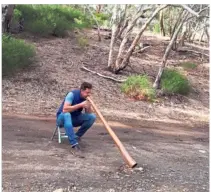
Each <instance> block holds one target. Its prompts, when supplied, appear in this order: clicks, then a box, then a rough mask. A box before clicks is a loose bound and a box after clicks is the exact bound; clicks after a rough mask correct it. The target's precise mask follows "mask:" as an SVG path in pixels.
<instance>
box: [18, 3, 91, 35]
mask: <svg viewBox="0 0 211 192" xmlns="http://www.w3.org/2000/svg"><path fill="white" fill-rule="evenodd" d="M15 12H16V13H17V14H16V15H17V17H18V16H20V15H21V16H22V17H23V18H24V28H25V30H26V31H30V32H32V33H35V34H39V35H41V36H46V35H49V34H53V35H55V36H59V37H64V36H65V35H66V34H67V33H66V32H67V31H68V30H71V29H74V28H85V27H89V26H90V25H91V21H90V20H89V19H87V18H86V16H85V15H84V14H83V13H82V12H81V11H79V10H77V9H74V8H72V7H70V6H62V5H17V6H16V8H15Z"/></svg>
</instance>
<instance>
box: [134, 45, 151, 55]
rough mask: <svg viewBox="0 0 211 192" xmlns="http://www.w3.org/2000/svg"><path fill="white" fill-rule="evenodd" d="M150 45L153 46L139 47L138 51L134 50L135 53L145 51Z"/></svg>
mask: <svg viewBox="0 0 211 192" xmlns="http://www.w3.org/2000/svg"><path fill="white" fill-rule="evenodd" d="M149 47H151V46H146V47H144V48H142V49H139V50H138V51H135V52H133V54H136V53H143V52H144V50H145V49H147V48H149Z"/></svg>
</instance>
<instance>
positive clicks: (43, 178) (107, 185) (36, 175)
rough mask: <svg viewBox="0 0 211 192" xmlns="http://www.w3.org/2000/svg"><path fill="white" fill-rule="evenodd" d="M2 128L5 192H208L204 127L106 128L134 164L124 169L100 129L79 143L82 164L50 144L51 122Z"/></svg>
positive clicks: (63, 147)
mask: <svg viewBox="0 0 211 192" xmlns="http://www.w3.org/2000/svg"><path fill="white" fill-rule="evenodd" d="M2 124H3V125H2V126H3V128H2V141H3V146H2V161H3V164H2V169H3V171H2V174H3V175H2V182H3V191H5V192H20V191H22V192H23V191H24V192H29V191H30V192H36V191H37V192H38V191H39V192H40V191H42V192H48V191H49V192H52V191H54V190H56V189H59V188H63V189H65V191H81V192H88V191H90V192H98V191H99V192H119V191H121V192H128V191H136V192H141V191H143V192H154V191H162V192H165V191H166V192H167V191H168V192H177V191H178V192H181V191H190V192H202V191H209V185H208V183H209V181H208V178H209V175H208V172H209V169H208V166H209V145H208V143H209V128H208V125H200V126H195V127H188V126H185V127H182V126H181V125H176V124H171V125H170V124H165V123H153V124H152V123H151V124H150V123H148V124H143V125H137V124H136V125H133V124H131V125H132V126H129V125H128V126H127V125H122V124H120V123H111V125H112V128H113V130H114V131H115V132H116V134H117V135H118V137H119V138H120V140H121V141H122V143H123V144H124V146H125V147H126V148H127V149H128V151H129V153H130V154H131V156H132V157H133V158H134V159H135V160H136V161H137V163H138V166H137V168H135V169H129V168H127V167H126V166H125V163H124V162H123V160H122V158H121V155H120V153H119V151H118V150H117V148H116V147H115V144H114V142H113V141H112V139H111V138H110V136H109V135H108V134H107V132H106V130H105V129H104V127H103V125H102V124H95V125H94V126H93V127H92V129H91V130H89V132H88V133H87V134H86V135H85V137H84V138H83V144H84V145H85V147H84V154H85V157H86V158H85V159H79V158H76V157H74V156H73V155H72V154H71V153H70V146H69V144H68V142H67V141H64V142H63V143H62V144H58V142H57V141H56V140H53V141H50V137H51V136H52V132H53V129H54V122H52V121H42V120H30V119H20V118H12V117H5V116H3V120H2Z"/></svg>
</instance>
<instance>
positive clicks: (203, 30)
mask: <svg viewBox="0 0 211 192" xmlns="http://www.w3.org/2000/svg"><path fill="white" fill-rule="evenodd" d="M204 32H205V29H202V32H201V35H200V38H199V44H201V42H202V40H203V36H204Z"/></svg>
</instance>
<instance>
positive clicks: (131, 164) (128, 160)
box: [87, 97, 137, 168]
mask: <svg viewBox="0 0 211 192" xmlns="http://www.w3.org/2000/svg"><path fill="white" fill-rule="evenodd" d="M87 100H88V101H89V102H90V103H91V105H92V107H93V108H94V110H95V111H96V113H97V114H98V116H99V117H100V119H101V120H102V122H103V124H104V125H105V128H106V129H107V131H108V133H109V134H110V136H111V137H112V139H113V140H114V142H115V143H116V145H117V147H118V148H119V150H120V152H121V154H122V156H123V158H124V160H125V161H126V163H127V164H128V165H129V167H130V168H133V167H135V166H136V165H137V163H136V162H135V161H134V159H133V158H132V157H131V156H130V155H129V153H128V152H127V150H126V149H125V147H124V146H123V144H122V143H121V141H120V140H119V138H118V137H117V136H116V134H115V133H114V131H113V130H112V129H111V127H110V126H109V124H108V123H107V121H106V120H105V119H104V117H103V115H102V114H101V112H100V111H99V110H98V108H97V107H96V105H95V104H94V102H93V101H92V99H91V98H90V97H87Z"/></svg>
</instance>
